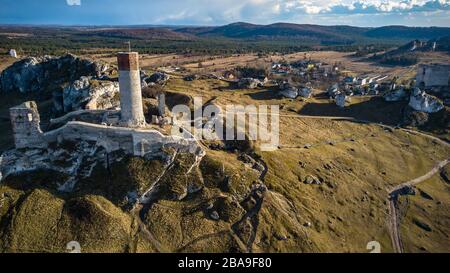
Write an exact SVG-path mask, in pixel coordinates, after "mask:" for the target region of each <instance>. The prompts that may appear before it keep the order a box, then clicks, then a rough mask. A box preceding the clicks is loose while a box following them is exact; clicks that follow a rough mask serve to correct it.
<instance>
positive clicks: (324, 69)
mask: <svg viewBox="0 0 450 273" xmlns="http://www.w3.org/2000/svg"><path fill="white" fill-rule="evenodd" d="M339 72H340V68H339V65H337V64H334V65H329V64H324V63H322V62H319V61H314V60H302V61H297V62H294V63H291V64H287V63H273V64H272V67H271V73H272V74H274V75H288V74H289V75H294V76H298V77H302V78H304V79H305V80H321V79H323V78H333V77H337V76H338V75H339Z"/></svg>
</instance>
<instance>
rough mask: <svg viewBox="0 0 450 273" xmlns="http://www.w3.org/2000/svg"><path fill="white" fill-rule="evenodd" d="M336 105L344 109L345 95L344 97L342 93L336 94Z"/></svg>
mask: <svg viewBox="0 0 450 273" xmlns="http://www.w3.org/2000/svg"><path fill="white" fill-rule="evenodd" d="M335 99H336V105H337V106H339V107H341V108H344V107H345V102H346V101H347V95H345V93H344V92H339V93H337V94H336V98H335Z"/></svg>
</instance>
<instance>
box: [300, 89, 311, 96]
mask: <svg viewBox="0 0 450 273" xmlns="http://www.w3.org/2000/svg"><path fill="white" fill-rule="evenodd" d="M298 95H299V96H300V97H303V98H310V97H311V95H312V90H311V88H308V87H304V88H300V89H299V90H298Z"/></svg>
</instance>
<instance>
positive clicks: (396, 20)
mask: <svg viewBox="0 0 450 273" xmlns="http://www.w3.org/2000/svg"><path fill="white" fill-rule="evenodd" d="M0 7H1V8H0V24H46V25H48V24H56V25H224V24H229V23H233V22H248V23H254V24H270V23H276V22H289V23H299V24H319V25H353V26H367V27H376V26H384V25H407V26H446V27H450V0H365V1H361V0H357V1H355V0H313V1H304V0H0Z"/></svg>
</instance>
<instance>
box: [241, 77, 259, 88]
mask: <svg viewBox="0 0 450 273" xmlns="http://www.w3.org/2000/svg"><path fill="white" fill-rule="evenodd" d="M263 85H264V84H263V82H261V81H260V80H258V79H254V78H242V79H240V80H239V82H238V86H239V88H245V89H255V88H257V87H261V86H263Z"/></svg>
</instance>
